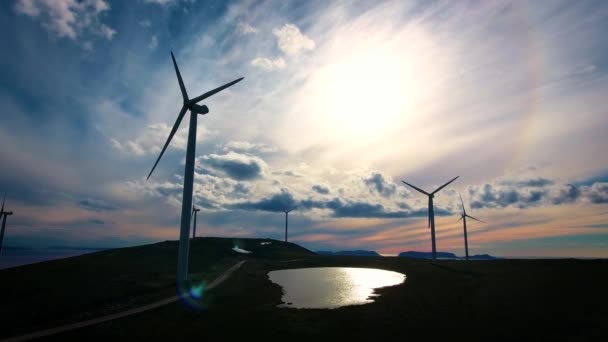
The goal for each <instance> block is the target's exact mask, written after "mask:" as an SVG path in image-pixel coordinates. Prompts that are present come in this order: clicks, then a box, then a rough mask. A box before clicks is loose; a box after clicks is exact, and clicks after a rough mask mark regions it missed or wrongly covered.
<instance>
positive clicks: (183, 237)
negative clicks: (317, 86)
mask: <svg viewBox="0 0 608 342" xmlns="http://www.w3.org/2000/svg"><path fill="white" fill-rule="evenodd" d="M171 59H172V60H173V66H174V67H175V74H176V75H177V82H178V83H179V89H180V90H181V93H182V97H183V105H182V109H181V110H180V111H179V114H178V115H177V120H175V124H174V125H173V128H172V129H171V133H169V137H168V138H167V142H165V146H163V149H162V150H161V151H160V155H159V156H158V159H156V162H155V163H154V166H153V167H152V170H151V171H150V173H149V174H148V177H147V179H149V178H150V176H151V175H152V172H154V169H155V168H156V165H157V164H158V162H159V161H160V158H161V157H162V156H163V153H165V150H166V149H167V146H169V143H170V142H171V139H172V138H173V136H174V135H175V132H176V131H177V129H178V128H179V124H180V123H181V122H182V119H183V118H184V115H185V114H186V111H187V110H190V127H189V129H188V145H187V147H186V167H185V170H184V189H183V191H184V192H183V196H182V217H181V226H180V232H179V248H178V254H177V284H178V286H180V287H181V286H182V285H184V283H185V281H186V279H187V278H188V243H189V235H190V217H191V211H190V210H191V208H192V185H193V181H194V152H195V149H196V119H197V116H198V114H202V115H205V114H207V113H209V108H207V106H205V105H202V106H201V105H198V104H197V103H198V102H200V101H202V100H204V99H206V98H208V97H209V96H211V95H214V94H216V93H218V92H220V91H222V90H224V89H226V88H228V87H230V86H231V85H234V84H235V83H237V82H240V81H241V80H242V79H243V77H241V78H239V79H236V80H234V81H232V82H230V83H226V84H224V85H223V86H221V87H218V88H215V89H213V90H210V91H208V92H206V93H204V94H202V95H200V96H197V97H195V98H193V99H189V98H188V93H187V92H186V87H185V86H184V81H183V80H182V76H181V74H180V72H179V68H178V67H177V62H175V56H173V52H171Z"/></svg>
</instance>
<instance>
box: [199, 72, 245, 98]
mask: <svg viewBox="0 0 608 342" xmlns="http://www.w3.org/2000/svg"><path fill="white" fill-rule="evenodd" d="M244 78H245V77H241V78H239V79H236V80H234V81H232V82H229V83H226V84H224V85H223V86H221V87H217V88H215V89H213V90H210V91H208V92H206V93H204V94H203V95H200V96H197V97H195V98H193V99H192V100H190V103H198V102H200V101H202V100H204V99H206V98H208V97H209V96H211V95H214V94H217V93H219V92H220V91H222V90H224V89H226V88H228V87H230V86H231V85H234V84H236V83H239V82H240V81H242V80H243V79H244Z"/></svg>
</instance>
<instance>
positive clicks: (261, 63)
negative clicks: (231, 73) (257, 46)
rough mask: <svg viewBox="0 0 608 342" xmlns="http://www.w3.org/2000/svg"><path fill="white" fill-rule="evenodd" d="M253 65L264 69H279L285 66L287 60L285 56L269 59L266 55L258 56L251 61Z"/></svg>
mask: <svg viewBox="0 0 608 342" xmlns="http://www.w3.org/2000/svg"><path fill="white" fill-rule="evenodd" d="M251 65H253V66H255V67H258V68H260V69H264V70H278V69H284V68H285V65H286V64H285V60H284V59H283V58H277V59H269V58H266V57H258V58H255V59H253V60H252V61H251Z"/></svg>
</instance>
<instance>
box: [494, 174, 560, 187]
mask: <svg viewBox="0 0 608 342" xmlns="http://www.w3.org/2000/svg"><path fill="white" fill-rule="evenodd" d="M501 184H502V185H513V186H517V187H538V188H542V187H545V186H548V185H553V184H554V182H553V181H552V180H550V179H546V178H542V177H538V178H530V179H524V180H508V181H503V182H501Z"/></svg>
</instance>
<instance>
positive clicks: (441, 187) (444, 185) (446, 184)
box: [431, 176, 460, 195]
mask: <svg viewBox="0 0 608 342" xmlns="http://www.w3.org/2000/svg"><path fill="white" fill-rule="evenodd" d="M458 177H460V176H456V177H454V179H452V180H451V181H449V182H447V183H445V184H443V185H442V186H440V187H439V188H437V190H435V191H433V192H431V195H432V194H435V193H437V192H438V191H439V190H441V189H443V188H445V187H446V186H448V184H450V183H452V182H453V181H455V180H456V178H458Z"/></svg>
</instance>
